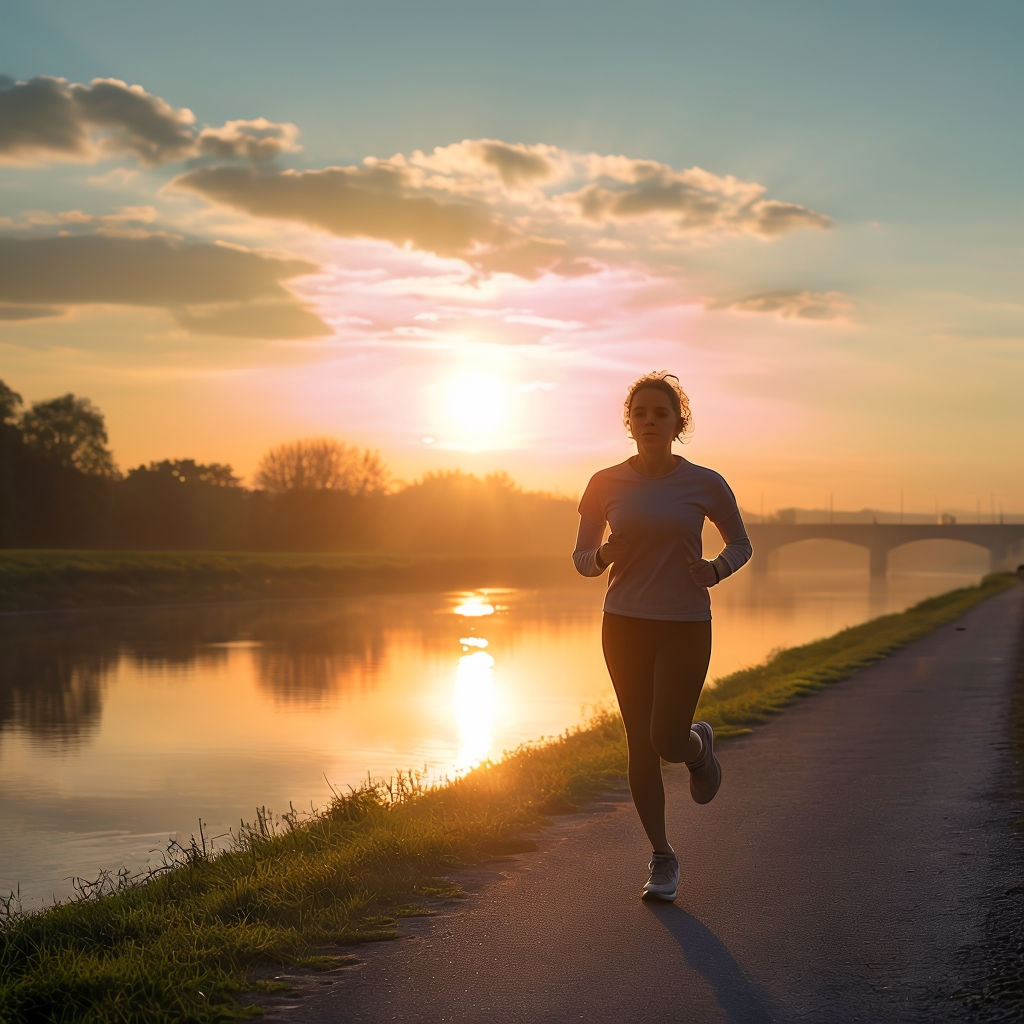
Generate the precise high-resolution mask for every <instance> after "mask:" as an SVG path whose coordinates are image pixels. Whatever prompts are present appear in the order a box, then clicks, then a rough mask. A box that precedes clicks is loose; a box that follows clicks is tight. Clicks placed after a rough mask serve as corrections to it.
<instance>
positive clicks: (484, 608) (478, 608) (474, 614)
mask: <svg viewBox="0 0 1024 1024" xmlns="http://www.w3.org/2000/svg"><path fill="white" fill-rule="evenodd" d="M452 610H453V611H454V612H455V614H456V615H465V616H466V617H467V618H479V617H480V616H482V615H493V614H494V612H495V608H494V605H493V604H489V603H488V602H487V601H486V600H485V599H484V598H483V597H482V596H481V595H480V594H470V595H469V597H467V598H466V599H465V600H463V601H461V602H460V603H459V604H457V605H456V606H455V607H454V608H453V609H452Z"/></svg>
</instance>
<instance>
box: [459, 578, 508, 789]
mask: <svg viewBox="0 0 1024 1024" xmlns="http://www.w3.org/2000/svg"><path fill="white" fill-rule="evenodd" d="M497 610H498V609H497V608H496V607H495V605H494V604H492V603H491V601H490V600H489V595H488V594H487V592H486V591H484V592H483V593H468V594H462V595H460V599H459V602H458V604H456V605H455V607H454V608H453V609H452V611H453V612H454V613H455V614H456V615H458V616H460V617H462V618H463V619H465V620H469V621H467V622H466V623H465V625H466V626H467V627H470V628H468V629H466V632H467V633H471V634H472V633H475V632H476V626H475V625H472V626H471V625H470V624H471V623H472V622H474V620H479V619H482V618H485V617H487V616H489V615H494V614H495V612H497ZM459 644H460V645H461V648H462V655H461V657H460V658H459V664H458V667H457V668H456V670H455V687H454V689H453V691H452V711H453V715H454V718H455V728H456V730H457V733H458V744H459V746H458V751H457V753H456V755H455V764H454V768H455V771H456V772H457V773H461V772H466V771H469V770H470V769H471V768H474V767H476V766H477V765H478V764H480V762H481V761H484V760H486V759H487V758H488V757H489V756H490V755H491V748H492V746H493V742H494V726H495V723H496V720H497V708H498V686H497V683H496V682H495V679H494V658H493V656H492V655H490V654H489V653H488V652H487V651H486V650H485V648H487V647H488V646H489V642H488V640H487V638H486V637H482V636H473V635H470V636H462V637H459Z"/></svg>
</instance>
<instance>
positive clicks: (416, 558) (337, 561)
mask: <svg viewBox="0 0 1024 1024" xmlns="http://www.w3.org/2000/svg"><path fill="white" fill-rule="evenodd" d="M575 579H576V575H575V572H574V570H573V567H572V563H571V562H570V560H569V558H568V557H567V556H562V557H555V556H551V557H521V558H516V557H497V556H491V555H469V556H449V555H425V554H424V555H408V554H385V553H374V554H362V553H339V554H332V553H320V552H317V553H308V554H307V553H282V552H241V551H224V552H220V551H42V550H40V551H36V550H25V551H21V550H5V551H0V612H28V611H53V610H60V609H73V608H95V607H104V606H122V605H140V604H154V605H155V604H177V603H183V602H203V601H240V600H273V599H280V598H310V597H314V598H318V597H334V596H337V595H340V594H350V593H354V592H358V593H386V592H390V591H414V590H425V589H448V588H457V587H466V588H477V587H508V586H541V585H548V584H554V583H560V582H564V581H566V580H575Z"/></svg>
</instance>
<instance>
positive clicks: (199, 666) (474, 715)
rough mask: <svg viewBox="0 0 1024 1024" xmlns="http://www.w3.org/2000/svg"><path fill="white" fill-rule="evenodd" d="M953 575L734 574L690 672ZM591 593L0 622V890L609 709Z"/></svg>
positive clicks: (39, 886) (859, 615)
mask: <svg viewBox="0 0 1024 1024" xmlns="http://www.w3.org/2000/svg"><path fill="white" fill-rule="evenodd" d="M977 579H978V577H977V576H976V575H973V574H967V573H944V574H940V573H928V574H925V573H920V574H913V573H896V574H893V575H892V576H891V577H890V579H889V581H888V582H887V583H885V584H881V585H878V584H874V585H869V583H868V580H867V576H866V573H865V572H864V571H863V570H861V571H851V572H835V573H827V572H803V573H800V572H791V573H787V574H784V575H779V576H773V575H766V576H760V577H759V576H756V575H754V574H752V573H747V574H745V575H741V576H738V577H737V578H736V579H735V580H733V581H731V582H730V584H729V585H728V586H727V587H722V588H720V589H719V590H716V591H715V592H714V615H715V625H714V631H715V647H714V656H713V658H712V663H711V673H710V677H709V678H710V679H712V680H714V679H715V678H716V677H719V676H722V675H725V674H727V673H729V672H731V671H733V670H735V669H737V668H741V667H745V666H748V665H753V664H757V663H759V662H761V661H763V660H764V658H765V656H766V655H767V654H768V653H769V652H770V651H772V650H773V649H774V648H777V647H782V646H790V645H792V644H795V643H800V642H804V641H806V640H810V639H813V638H816V637H820V636H825V635H828V634H830V633H833V632H835V631H837V630H839V629H841V628H843V627H845V626H847V625H851V624H853V623H856V622H860V621H863V620H865V619H868V618H871V617H874V616H876V615H880V614H883V613H884V612H887V611H893V610H898V609H901V608H904V607H906V606H907V605H909V604H912V603H914V602H915V601H917V600H920V599H921V598H923V597H926V596H929V595H932V594H937V593H941V592H944V591H946V590H950V589H952V588H954V587H958V586H963V585H966V584H969V583H973V582H976V580H977ZM601 594H602V584H601V583H599V582H597V581H588V580H580V581H579V582H578V583H577V584H576V585H574V586H571V587H566V588H559V589H551V588H548V589H543V590H488V591H472V592H470V591H466V592H450V593H428V594H423V593H420V594H402V595H381V596H371V597H365V598H361V599H358V600H346V601H331V602H327V601H317V602H312V601H311V602H289V603H274V604H269V603H268V604H255V605H254V604H246V605H221V606H212V607H211V606H203V607H188V608H161V609H149V610H146V609H140V610H137V611H124V610H119V611H102V612H88V613H85V612H83V613H75V614H69V615H47V616H42V615H40V616H13V617H7V618H5V619H0V820H2V821H3V829H2V832H0V894H3V893H6V892H8V891H10V890H12V889H17V888H19V886H20V892H21V897H22V900H23V904H24V906H25V907H26V908H30V907H35V906H39V905H41V904H43V903H47V902H49V901H50V900H51V899H52V898H53V897H54V896H57V897H65V896H68V895H70V894H71V893H72V892H73V888H72V878H73V877H75V876H80V877H83V878H95V877H97V875H98V874H99V873H100V870H101V869H116V868H118V867H120V866H122V865H125V866H128V867H130V868H131V869H132V870H137V869H140V868H142V867H144V866H146V865H147V864H158V863H160V852H161V851H162V850H164V849H165V848H166V846H167V841H168V838H169V837H175V838H176V839H178V840H179V841H181V842H187V841H188V840H189V838H190V837H191V835H192V834H193V833H195V832H197V829H198V822H199V819H200V818H201V819H202V821H203V826H204V829H205V830H206V831H207V834H208V835H211V834H212V835H216V834H223V833H225V832H227V830H228V829H229V828H231V827H236V828H237V826H238V823H239V820H240V819H243V818H244V819H245V820H247V821H248V820H252V819H253V817H254V816H255V809H256V807H257V806H260V805H265V806H267V807H268V808H270V809H271V810H273V811H277V812H280V811H286V810H287V809H288V806H289V802H291V803H293V804H294V805H295V807H296V808H298V809H309V808H310V806H311V805H315V806H323V805H325V804H326V803H328V802H329V799H330V792H331V791H330V788H329V785H328V783H330V786H333V787H335V788H337V789H344V788H345V787H346V786H348V785H354V784H358V783H359V782H360V781H361V780H364V779H365V778H366V776H367V774H368V773H369V774H370V775H373V776H375V777H389V776H391V775H393V774H394V773H395V772H396V771H398V770H408V769H415V770H422V771H425V772H426V773H427V775H428V776H429V777H430V778H441V777H444V776H445V775H451V774H453V773H456V772H459V771H462V770H465V769H466V768H468V767H470V766H472V765H473V764H476V763H477V762H479V761H480V760H481V759H483V758H487V757H491V758H496V757H498V756H500V755H501V753H502V752H503V751H506V750H509V749H512V748H514V747H515V746H517V745H518V744H520V743H522V742H524V741H529V740H535V739H538V738H540V737H543V736H550V735H554V734H557V733H559V732H561V731H562V730H564V729H565V728H567V727H569V726H572V725H575V724H576V723H578V722H580V721H581V720H583V719H584V718H586V717H587V716H588V715H589V714H590V713H591V712H592V711H593V710H594V709H595V708H597V707H600V706H604V705H606V704H607V703H608V702H609V699H610V697H611V689H610V685H609V683H608V681H607V676H606V674H605V669H604V664H603V661H602V659H601V652H600V642H599V631H600V603H601Z"/></svg>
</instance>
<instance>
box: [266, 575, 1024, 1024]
mask: <svg viewBox="0 0 1024 1024" xmlns="http://www.w3.org/2000/svg"><path fill="white" fill-rule="evenodd" d="M1022 623H1024V586H1018V587H1015V588H1013V589H1011V590H1010V591H1008V592H1006V593H1004V594H1001V595H999V596H997V597H995V598H993V599H991V600H989V601H987V602H985V603H983V604H982V605H980V606H978V607H976V608H975V609H973V610H972V611H971V612H969V613H968V614H967V615H966V616H965V617H964V618H963V619H961V620H960V621H959V622H957V623H955V624H951V625H949V626H945V627H943V628H942V629H940V630H939V631H938V632H936V633H935V634H933V635H932V636H930V637H927V638H925V639H923V640H921V641H918V642H917V643H914V644H912V645H911V646H909V647H907V648H904V649H903V650H902V651H900V652H898V653H897V654H895V655H893V656H892V657H890V658H887V659H886V660H885V661H883V662H880V663H878V664H876V665H874V666H871V667H869V668H867V669H865V670H863V671H861V672H859V673H857V674H856V675H855V676H854V677H852V678H851V679H850V680H848V681H847V682H845V683H841V684H838V685H836V686H833V687H831V688H829V689H827V690H826V691H824V692H822V693H820V694H818V695H816V696H814V697H811V698H810V699H808V700H805V701H802V702H800V703H799V704H797V705H795V706H794V707H792V708H790V709H788V710H787V711H786V712H785V713H784V714H783V715H782V716H780V717H779V718H778V719H775V720H773V721H772V722H771V723H770V724H769V725H766V726H763V727H761V728H759V729H758V730H757V731H756V732H755V733H754V734H753V735H752V736H749V737H744V738H742V739H739V740H735V741H733V742H730V743H728V744H723V745H722V747H721V750H720V754H721V760H722V762H723V767H724V771H725V782H724V785H723V788H722V790H721V792H720V793H719V796H718V797H717V798H716V799H715V801H714V802H713V803H712V804H709V805H708V806H706V807H697V806H696V805H695V804H693V803H692V802H691V801H690V799H689V795H688V792H687V789H686V781H687V780H686V773H685V770H678V769H673V770H671V771H670V773H669V775H668V787H669V796H670V834H671V835H672V836H673V837H674V841H675V846H676V849H677V851H678V852H679V854H680V860H681V863H682V873H683V883H682V887H681V889H680V895H679V898H678V900H677V901H676V903H675V904H671V905H651V904H647V903H643V902H641V901H640V900H639V899H638V898H637V895H638V892H639V889H640V886H641V884H642V883H643V881H644V880H645V877H646V876H645V862H646V860H647V856H648V850H647V847H646V845H645V841H644V839H643V834H642V832H641V830H640V827H639V824H638V823H637V821H636V818H635V814H634V812H633V808H632V805H631V804H630V803H629V801H628V796H627V795H626V794H624V793H617V794H613V795H612V797H611V798H609V799H608V800H606V801H604V802H603V803H601V804H599V805H598V806H597V807H596V808H593V809H590V810H589V811H588V813H586V814H578V815H574V816H571V817H568V818H564V819H561V820H560V821H559V822H557V823H556V824H555V825H554V826H552V827H551V828H549V829H546V830H544V832H543V834H542V836H541V847H540V850H539V851H538V852H536V853H531V854H526V855H524V856H522V857H518V858H515V859H513V860H509V861H505V862H503V863H501V864H499V865H497V866H492V867H489V868H487V869H485V870H483V871H482V872H479V873H477V874H475V875H467V876H466V879H467V881H468V883H469V887H470V889H471V891H472V893H473V894H472V895H471V897H470V898H469V899H468V900H464V901H460V902H458V903H454V904H448V905H446V906H445V907H443V908H441V912H440V913H439V914H438V915H437V916H435V917H432V918H429V919H417V920H413V921H410V922H406V923H403V925H402V934H403V939H400V940H399V941H397V942H390V943H377V944H373V945H367V946H362V947H358V948H357V950H356V953H357V955H358V956H359V961H360V962H359V963H358V964H357V965H356V966H354V967H349V968H345V969H343V970H342V971H339V972H337V973H335V974H333V975H330V976H327V977H324V976H320V977H319V978H316V979H299V980H300V985H301V990H300V994H299V995H298V996H297V997H295V998H288V999H284V1000H281V1001H280V1002H278V1003H276V1005H275V1006H274V1007H273V1008H272V1011H271V1014H270V1015H269V1018H265V1019H269V1020H272V1021H295V1022H302V1024H313V1022H316V1024H327V1022H332V1024H333V1022H338V1024H342V1022H344V1024H369V1022H383V1021H401V1022H404V1024H420V1022H422V1024H428V1022H429V1024H439V1022H443V1021H454V1022H470V1024H474V1022H481V1024H482V1022H485V1021H487V1022H496V1024H506V1022H507V1024H518V1022H524V1024H525V1022H531V1024H532V1022H541V1021H558V1022H567V1021H587V1022H592V1024H593V1022H608V1024H621V1022H677V1021H680V1022H681V1021H692V1022H696V1024H705V1022H708V1024H712V1022H713V1024H717V1022H729V1024H762V1022H769V1021H771V1022H791V1021H792V1022H804V1021H807V1022H821V1024H844V1022H855V1021H856V1022H860V1021H863V1022H871V1024H885V1022H904V1021H906V1022H917V1021H920V1022H929V1024H931V1022H946V1021H961V1020H963V1021H968V1020H970V1017H969V1015H966V1014H964V1013H963V1011H962V1009H961V1006H960V1004H959V1003H957V1002H955V1001H951V1000H950V999H949V996H950V994H951V993H952V992H953V991H955V990H956V988H957V987H958V984H959V978H958V969H959V968H958V958H957V955H956V951H957V948H958V947H959V946H961V945H963V944H965V943H969V942H972V941H977V940H978V939H979V938H980V934H981V931H980V925H981V916H982V914H981V910H980V908H979V904H978V898H979V896H980V895H981V894H982V893H983V892H984V891H985V890H986V888H988V887H989V886H990V885H992V884H996V883H1002V884H1003V885H1004V887H1005V885H1006V879H1005V878H1003V877H1001V872H1005V859H1004V858H1000V857H999V856H997V853H998V852H999V851H1000V850H1001V849H1003V846H1002V845H1001V844H1005V841H1006V835H1005V832H1004V831H1003V826H1001V825H999V824H997V823H996V821H995V819H996V811H997V808H996V806H995V804H994V803H993V801H992V800H991V799H990V796H991V794H992V792H993V789H994V786H995V785H996V783H997V782H998V780H999V778H1000V773H1003V772H1006V771H1008V770H1009V751H1008V746H1007V738H1008V731H1007V730H1008V722H1007V715H1006V711H1007V708H1008V702H1009V698H1010V694H1011V692H1012V685H1013V676H1014V668H1015V656H1016V647H1017V644H1018V642H1019V639H1020V634H1021V627H1022Z"/></svg>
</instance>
